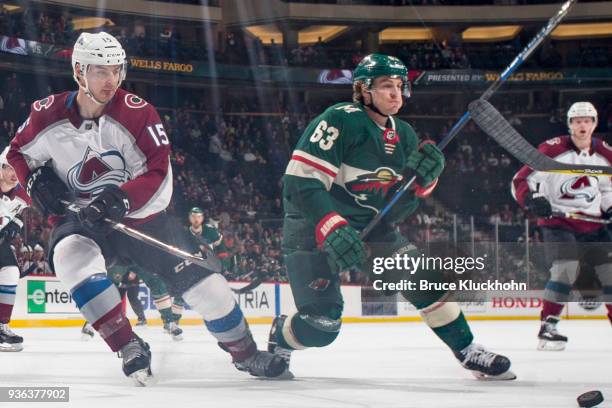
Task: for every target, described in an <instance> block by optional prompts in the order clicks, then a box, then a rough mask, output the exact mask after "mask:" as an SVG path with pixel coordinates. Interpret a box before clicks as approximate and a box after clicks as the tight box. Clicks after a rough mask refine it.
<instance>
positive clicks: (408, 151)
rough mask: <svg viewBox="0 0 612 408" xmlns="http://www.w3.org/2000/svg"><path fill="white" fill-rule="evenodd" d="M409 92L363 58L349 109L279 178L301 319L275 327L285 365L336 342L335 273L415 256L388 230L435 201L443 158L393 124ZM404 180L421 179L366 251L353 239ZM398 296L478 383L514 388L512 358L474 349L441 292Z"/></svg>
mask: <svg viewBox="0 0 612 408" xmlns="http://www.w3.org/2000/svg"><path fill="white" fill-rule="evenodd" d="M408 87H409V83H408V78H407V69H406V67H405V66H404V64H403V63H402V62H401V61H400V60H399V59H397V58H395V57H391V56H387V55H381V54H371V55H369V56H367V57H365V58H364V59H363V61H361V62H360V63H359V65H358V66H357V68H356V69H355V72H354V74H353V103H339V104H336V105H333V106H331V107H329V108H328V109H326V110H325V111H324V112H323V113H322V114H321V115H319V116H318V117H317V118H315V119H314V120H313V121H312V122H311V123H310V125H309V126H308V127H307V128H306V130H305V132H304V134H303V135H302V137H301V138H300V140H299V141H298V143H297V146H296V148H295V150H294V151H293V154H292V157H291V161H290V162H289V164H288V166H287V170H286V172H285V175H284V177H283V199H284V211H285V217H284V223H283V249H284V254H285V262H286V265H287V272H288V275H289V281H290V285H291V290H292V293H293V297H294V299H295V304H296V307H297V311H296V312H295V313H293V314H291V315H289V316H280V317H277V318H276V319H275V320H274V322H273V325H272V329H271V332H270V344H269V348H270V351H272V352H274V353H276V354H278V355H280V356H282V357H283V358H285V360H286V361H287V362H289V358H290V353H291V352H292V351H293V350H299V349H304V348H308V347H323V346H326V345H328V344H330V343H332V342H333V341H334V339H335V338H336V337H337V336H338V333H339V331H340V326H341V316H342V308H343V299H342V295H341V293H340V282H339V278H338V274H339V272H342V271H346V270H350V269H354V268H360V269H362V270H363V271H364V272H366V273H368V272H371V271H372V264H371V263H372V258H373V257H388V256H393V255H394V254H398V253H399V254H402V255H403V254H408V255H409V256H418V255H419V252H418V251H417V248H416V247H415V246H414V245H412V244H411V243H410V242H408V241H407V240H406V239H405V238H404V237H403V236H401V235H400V234H399V232H398V231H397V230H396V228H394V227H393V224H394V223H397V222H399V221H402V220H403V219H405V218H406V217H408V216H409V215H410V214H412V213H413V212H414V211H415V210H416V209H417V207H418V204H419V200H420V198H422V197H425V196H427V195H429V194H430V193H431V192H432V191H433V189H434V188H435V186H436V184H437V180H438V177H439V176H440V174H441V173H442V170H443V168H444V156H443V154H442V152H441V151H440V150H439V149H438V148H437V147H436V146H434V145H433V144H423V145H422V146H419V139H418V137H417V135H416V134H415V132H414V130H413V129H412V127H411V126H410V125H409V124H408V123H406V122H404V121H402V120H400V119H399V118H397V117H394V116H393V115H396V114H397V113H398V111H399V110H400V108H401V107H402V104H403V98H404V97H405V96H407V94H408ZM406 175H409V176H410V175H416V176H417V183H416V184H415V185H414V189H413V191H412V192H410V193H407V194H405V195H404V196H403V197H402V198H401V199H400V201H399V202H398V203H397V204H396V205H395V206H394V207H393V209H392V210H391V211H390V212H389V214H388V215H387V216H386V217H385V219H384V223H383V224H382V225H380V226H379V227H378V228H376V229H375V230H374V231H373V232H372V233H371V234H370V235H369V237H368V238H367V240H366V242H362V240H361V239H360V238H359V233H358V231H359V230H361V229H362V228H364V227H365V226H366V224H367V223H368V222H369V221H370V220H371V219H372V218H373V217H374V215H375V214H376V213H377V212H378V211H379V210H380V209H381V208H382V207H383V206H384V204H385V203H386V200H388V197H389V195H390V193H392V192H393V190H394V188H397V187H398V185H399V183H400V182H401V181H402V180H403V178H404V177H406ZM366 248H367V249H366ZM396 272H397V273H401V271H396ZM419 277H422V278H427V279H428V280H429V281H432V280H439V279H442V277H441V272H439V271H438V272H436V271H418V272H417V273H416V275H414V278H415V279H417V280H418V279H419ZM402 295H403V296H404V297H405V298H406V299H407V300H408V301H410V302H411V303H412V304H414V306H415V307H416V308H417V309H418V310H419V311H420V313H421V316H422V317H423V320H424V321H425V323H426V324H427V325H428V326H429V327H431V329H432V330H433V331H434V332H435V334H436V335H437V336H438V337H439V338H440V339H441V340H442V341H443V342H444V343H445V344H446V345H447V346H448V347H449V348H450V349H451V350H452V352H453V353H454V355H455V356H456V357H457V359H458V360H459V361H460V362H461V364H462V365H463V366H464V367H465V368H467V369H469V370H471V371H472V372H473V373H474V375H475V376H476V377H477V378H481V379H482V378H488V379H504V380H506V379H514V378H516V376H515V375H514V374H513V373H512V372H511V371H510V360H509V359H508V358H506V357H504V356H501V355H498V354H495V353H492V352H490V351H488V350H486V349H485V348H484V347H482V346H480V345H478V344H475V343H473V335H472V332H471V331H470V328H469V326H468V323H467V321H466V320H465V317H464V315H463V313H462V311H461V309H460V308H459V306H458V305H457V303H454V302H445V301H444V299H445V296H446V295H447V293H446V292H443V291H405V292H403V293H402ZM288 374H290V373H288Z"/></svg>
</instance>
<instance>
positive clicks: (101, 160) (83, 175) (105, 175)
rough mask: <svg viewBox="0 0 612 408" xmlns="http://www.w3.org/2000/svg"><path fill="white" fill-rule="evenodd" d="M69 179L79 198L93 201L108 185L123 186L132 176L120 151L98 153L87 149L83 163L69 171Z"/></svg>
mask: <svg viewBox="0 0 612 408" xmlns="http://www.w3.org/2000/svg"><path fill="white" fill-rule="evenodd" d="M67 178H68V183H69V184H70V186H71V187H72V188H73V190H74V191H75V192H76V193H77V197H78V198H82V199H91V198H92V197H95V196H97V195H98V194H100V192H102V190H104V188H106V187H107V186H108V185H110V184H114V185H121V184H123V183H125V182H126V181H128V180H130V179H131V178H132V176H131V174H130V172H129V171H127V170H126V168H125V160H124V159H123V156H121V154H119V152H118V151H114V150H111V151H108V152H104V153H98V152H96V151H94V150H93V149H91V148H87V151H86V152H85V155H84V156H83V159H82V160H81V162H80V163H77V164H76V165H74V166H73V167H72V168H71V169H70V170H68V174H67Z"/></svg>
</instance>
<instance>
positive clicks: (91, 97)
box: [79, 75, 106, 105]
mask: <svg viewBox="0 0 612 408" xmlns="http://www.w3.org/2000/svg"><path fill="white" fill-rule="evenodd" d="M83 81H85V86H82V85H81V84H79V87H80V88H81V89H82V90H83V91H84V92H85V95H87V96H88V97H89V99H91V100H92V101H94V102H95V103H96V104H98V105H106V102H100V101H99V100H97V99H96V97H95V96H94V95H93V93H92V92H91V91H90V90H89V84H88V83H87V77H86V76H85V75H83Z"/></svg>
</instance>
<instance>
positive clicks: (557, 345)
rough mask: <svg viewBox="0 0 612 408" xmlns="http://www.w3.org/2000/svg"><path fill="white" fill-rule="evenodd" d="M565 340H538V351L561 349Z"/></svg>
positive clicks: (565, 343) (563, 348) (564, 344)
mask: <svg viewBox="0 0 612 408" xmlns="http://www.w3.org/2000/svg"><path fill="white" fill-rule="evenodd" d="M566 345H567V342H565V341H550V340H540V342H539V343H538V350H540V351H563V350H565V346H566Z"/></svg>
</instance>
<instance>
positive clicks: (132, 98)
mask: <svg viewBox="0 0 612 408" xmlns="http://www.w3.org/2000/svg"><path fill="white" fill-rule="evenodd" d="M125 104H126V105H127V106H128V108H132V109H140V108H144V107H145V106H147V101H145V100H144V99H142V98H141V97H139V96H136V95H134V94H127V95H125Z"/></svg>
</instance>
